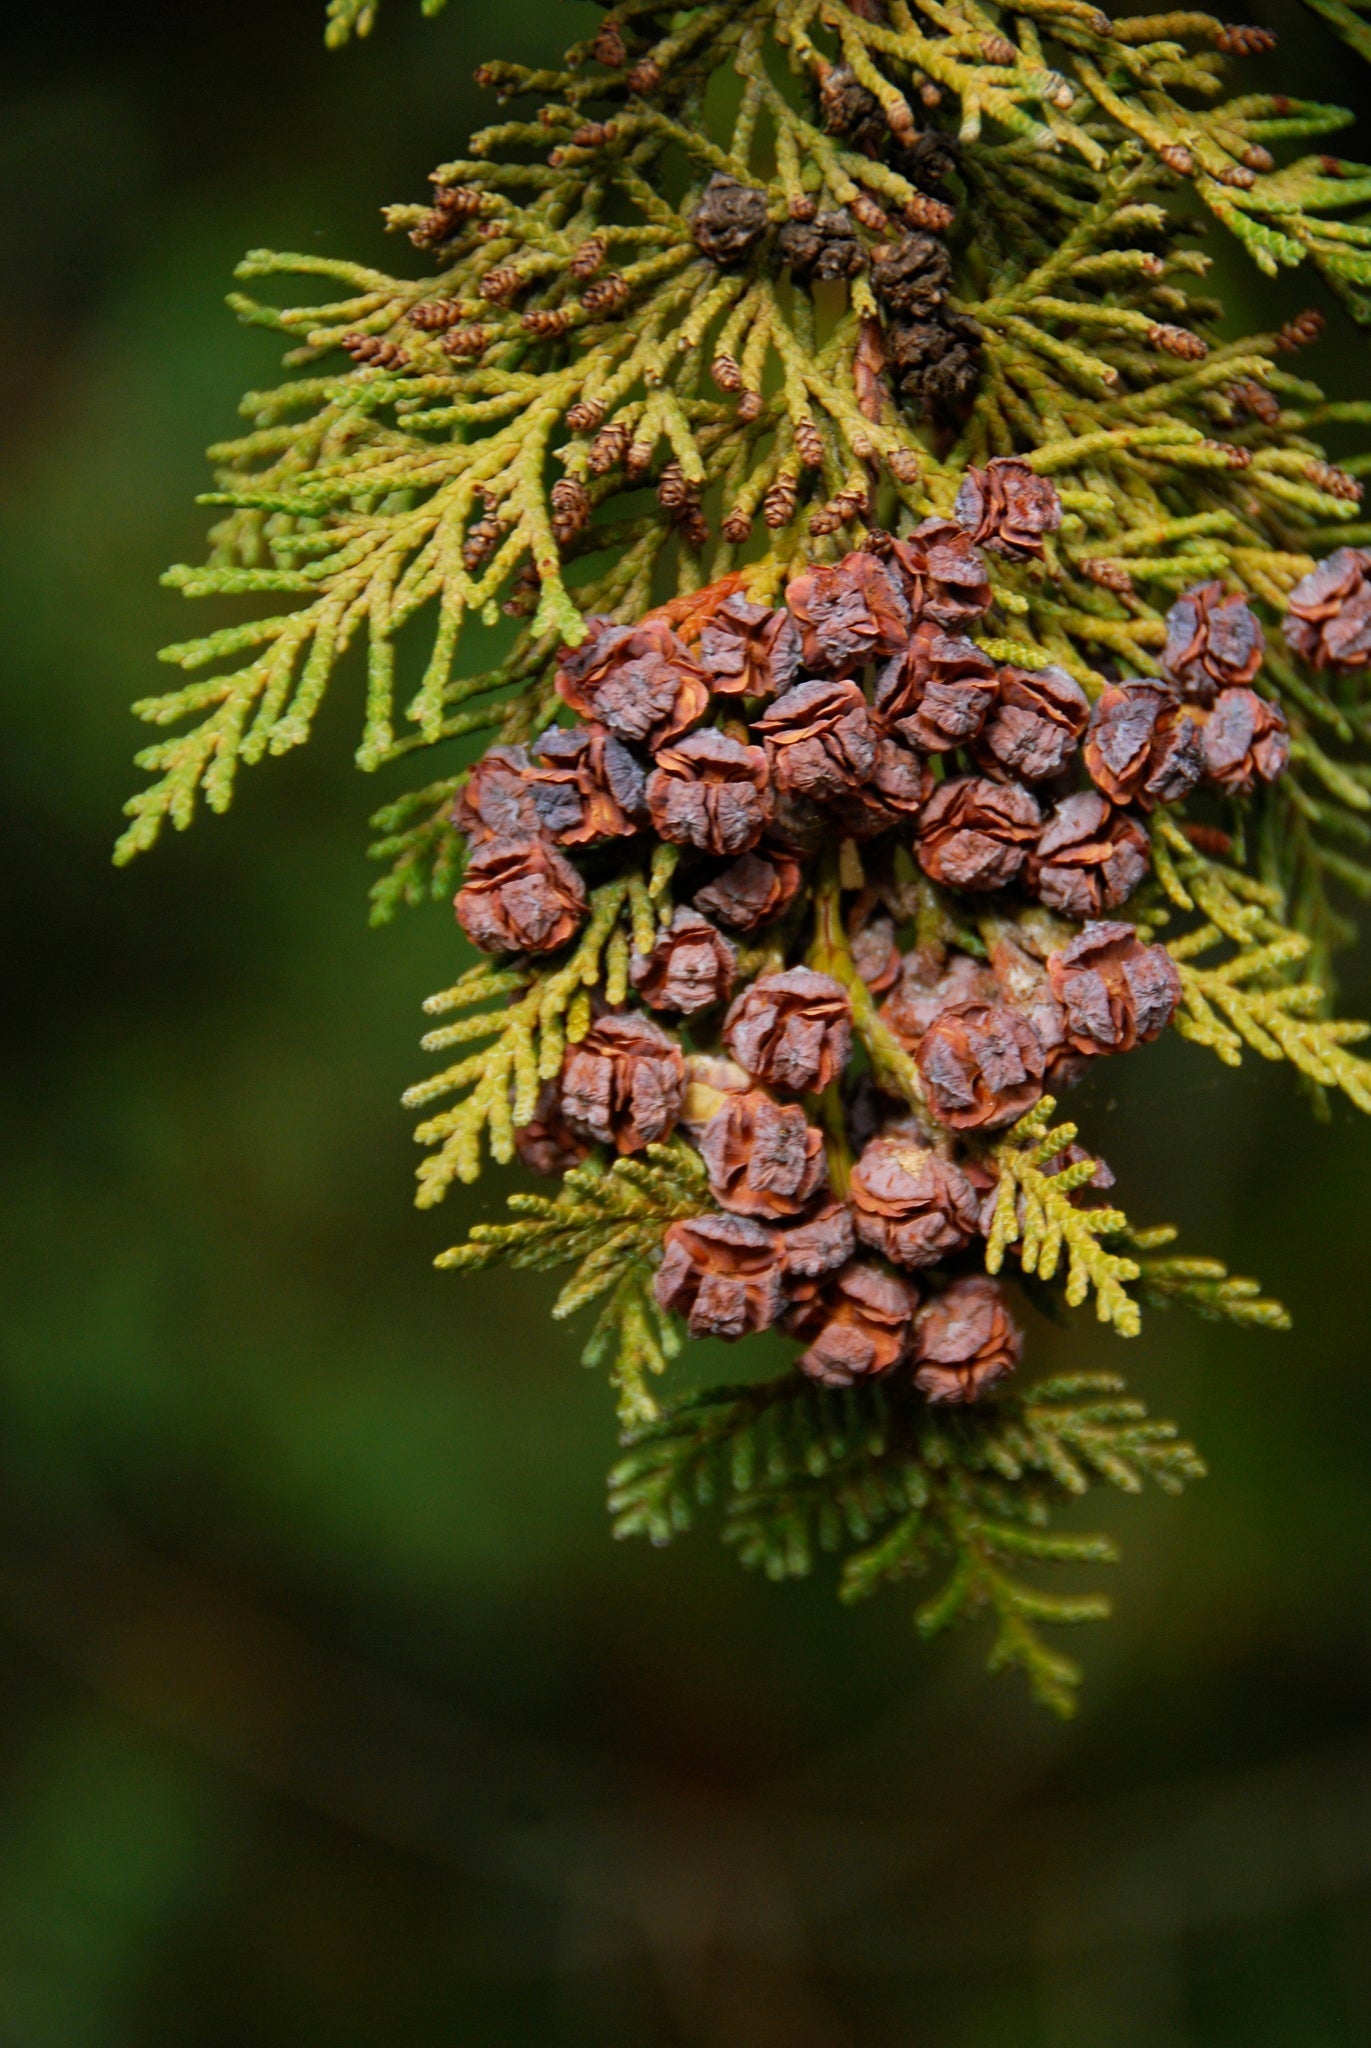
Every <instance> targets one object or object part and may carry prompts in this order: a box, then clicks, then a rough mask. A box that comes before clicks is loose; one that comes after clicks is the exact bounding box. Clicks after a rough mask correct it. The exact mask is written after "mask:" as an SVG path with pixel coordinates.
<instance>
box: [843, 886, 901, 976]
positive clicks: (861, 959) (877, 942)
mask: <svg viewBox="0 0 1371 2048" xmlns="http://www.w3.org/2000/svg"><path fill="white" fill-rule="evenodd" d="M854 910H855V912H856V913H857V914H856V915H855V916H854V915H853V913H852V912H849V913H848V919H847V935H848V940H849V943H850V944H851V947H852V964H853V966H854V967H855V968H856V970H857V972H858V974H859V975H860V976H861V978H862V980H863V981H864V982H865V983H866V985H867V987H868V988H869V989H870V990H871V993H872V995H873V996H883V995H884V994H885V993H886V990H887V989H891V988H893V987H894V986H895V983H896V982H897V981H898V980H899V978H900V968H901V965H902V964H903V956H902V954H901V952H900V949H899V946H898V945H897V944H896V942H895V920H894V918H893V917H891V916H890V914H889V913H888V912H887V911H884V910H878V911H873V912H870V913H867V912H865V911H864V909H863V905H862V902H861V900H860V899H859V900H858V902H857V904H856V905H855V906H854Z"/></svg>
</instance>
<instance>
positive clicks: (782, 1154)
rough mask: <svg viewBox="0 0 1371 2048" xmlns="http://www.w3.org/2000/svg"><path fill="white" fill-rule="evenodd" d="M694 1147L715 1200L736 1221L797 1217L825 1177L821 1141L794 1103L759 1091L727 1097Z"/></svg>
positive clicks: (772, 1221) (820, 1136)
mask: <svg viewBox="0 0 1371 2048" xmlns="http://www.w3.org/2000/svg"><path fill="white" fill-rule="evenodd" d="M699 1145H700V1157H701V1158H702V1159H703V1160H704V1163H705V1167H706V1169H707V1170H708V1173H709V1186H710V1191H711V1193H712V1194H713V1196H714V1199H715V1201H716V1202H717V1203H718V1204H719V1207H720V1208H721V1209H729V1210H732V1212H733V1213H734V1215H737V1216H760V1217H762V1218H764V1219H765V1220H766V1221H767V1222H770V1223H776V1222H779V1221H781V1220H782V1219H783V1218H785V1217H791V1216H798V1215H799V1214H800V1213H801V1211H802V1210H804V1209H805V1208H807V1207H808V1205H809V1202H810V1200H811V1198H812V1197H813V1196H814V1195H815V1194H816V1193H817V1192H818V1190H819V1188H820V1187H821V1186H822V1184H823V1182H824V1180H825V1178H826V1177H827V1171H828V1168H827V1164H826V1161H825V1159H824V1141H823V1137H822V1135H821V1134H820V1132H818V1131H816V1130H815V1128H814V1126H813V1125H812V1124H811V1123H808V1122H807V1121H806V1119H805V1113H804V1111H803V1110H802V1109H801V1108H800V1106H799V1104H798V1103H795V1102H776V1101H774V1100H773V1098H772V1097H771V1096H770V1095H764V1094H763V1093H762V1092H761V1090H760V1089H752V1090H749V1092H748V1093H747V1094H746V1095H730V1096H729V1097H728V1098H727V1100H726V1101H725V1103H724V1105H723V1107H722V1108H721V1109H720V1110H719V1111H718V1113H717V1114H716V1115H715V1116H714V1117H712V1118H711V1120H710V1122H709V1123H708V1124H707V1125H706V1126H705V1129H704V1132H703V1133H702V1135H701V1137H700V1140H699Z"/></svg>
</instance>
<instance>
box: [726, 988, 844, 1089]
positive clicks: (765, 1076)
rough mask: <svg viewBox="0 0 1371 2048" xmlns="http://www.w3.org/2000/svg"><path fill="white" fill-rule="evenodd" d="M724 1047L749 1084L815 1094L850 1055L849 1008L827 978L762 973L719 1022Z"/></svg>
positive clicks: (834, 1075) (841, 992) (835, 1076)
mask: <svg viewBox="0 0 1371 2048" xmlns="http://www.w3.org/2000/svg"><path fill="white" fill-rule="evenodd" d="M724 1043H725V1044H726V1045H727V1046H728V1049H729V1051H730V1052H731V1053H732V1054H733V1057H734V1058H735V1059H736V1060H737V1062H738V1064H739V1065H740V1066H742V1067H745V1068H746V1069H747V1071H748V1073H749V1074H751V1076H752V1078H753V1080H754V1081H758V1082H760V1083H761V1085H762V1086H763V1087H765V1088H781V1089H784V1090H785V1091H786V1092H787V1093H788V1094H792V1095H806V1094H811V1093H812V1094H816V1095H817V1094H819V1093H820V1092H821V1091H822V1090H823V1089H825V1088H827V1086H828V1084H829V1082H830V1081H833V1080H836V1078H837V1076H838V1075H839V1074H841V1073H842V1071H843V1069H844V1067H845V1066H846V1065H847V1063H848V1060H849V1058H850V1057H851V1054H852V1005H851V1003H850V1002H849V1001H848V996H847V991H846V989H845V988H844V987H843V985H842V983H841V982H839V981H834V980H833V978H832V976H831V975H828V974H816V973H815V972H814V971H813V969H812V968H808V967H790V968H787V969H786V971H785V972H784V973H783V974H764V975H763V976H762V977H761V979H760V980H759V981H754V982H753V984H752V986H751V987H750V988H746V989H744V990H743V993H742V994H741V995H740V996H739V997H738V998H737V1000H736V1001H735V1002H734V1004H733V1007H732V1009H731V1010H730V1011H729V1013H728V1015H727V1017H726V1018H725V1019H724Z"/></svg>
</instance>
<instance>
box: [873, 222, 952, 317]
mask: <svg viewBox="0 0 1371 2048" xmlns="http://www.w3.org/2000/svg"><path fill="white" fill-rule="evenodd" d="M951 283H952V258H951V256H950V255H949V254H948V251H947V245H946V244H945V243H944V242H940V241H939V240H938V238H937V236H936V235H928V234H921V233H917V232H916V233H913V234H908V235H902V236H901V237H900V240H899V241H898V242H896V243H895V244H894V246H893V247H886V248H883V249H880V250H878V251H877V254H876V258H875V261H874V262H873V263H872V266H871V289H872V290H873V291H874V292H875V294H876V296H877V298H878V299H879V300H880V301H881V303H882V304H883V305H885V306H887V307H888V308H889V309H890V311H891V312H892V313H893V314H896V315H898V316H899V317H900V318H901V319H904V320H926V319H927V318H928V317H929V315H930V314H932V313H936V312H937V310H938V308H939V307H940V306H941V305H942V303H943V300H944V299H945V298H946V297H947V294H948V290H949V287H950V286H951Z"/></svg>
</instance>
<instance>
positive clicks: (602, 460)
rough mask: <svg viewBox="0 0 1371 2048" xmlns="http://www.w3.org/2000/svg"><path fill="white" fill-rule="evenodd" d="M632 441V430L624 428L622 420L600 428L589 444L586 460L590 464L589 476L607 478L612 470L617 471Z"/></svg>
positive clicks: (612, 421)
mask: <svg viewBox="0 0 1371 2048" xmlns="http://www.w3.org/2000/svg"><path fill="white" fill-rule="evenodd" d="M632 439H633V429H632V428H631V427H629V426H626V425H625V424H624V422H623V421H622V420H611V421H610V423H609V425H608V426H607V427H604V428H602V429H601V430H600V431H599V432H598V433H597V434H596V435H595V439H594V440H593V441H592V442H591V444H590V454H589V456H588V458H587V460H588V461H589V464H590V470H591V474H592V475H593V476H608V475H609V472H610V471H611V470H612V469H617V468H618V466H619V464H620V463H621V462H622V461H623V459H624V457H625V455H626V454H627V453H628V449H629V444H630V442H631V441H632Z"/></svg>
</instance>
